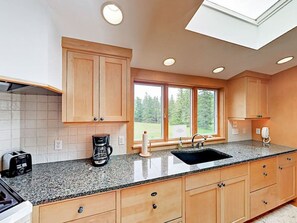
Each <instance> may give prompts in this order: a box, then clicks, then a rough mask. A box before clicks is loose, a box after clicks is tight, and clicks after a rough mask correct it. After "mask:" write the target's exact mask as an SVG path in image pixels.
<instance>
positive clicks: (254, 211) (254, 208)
mask: <svg viewBox="0 0 297 223" xmlns="http://www.w3.org/2000/svg"><path fill="white" fill-rule="evenodd" d="M250 199H251V200H250V201H251V218H254V217H256V216H258V215H260V214H263V213H265V212H267V211H269V210H271V209H273V208H275V207H276V206H277V186H276V185H272V186H270V187H266V188H264V189H261V190H258V191H255V192H253V193H251V195H250Z"/></svg>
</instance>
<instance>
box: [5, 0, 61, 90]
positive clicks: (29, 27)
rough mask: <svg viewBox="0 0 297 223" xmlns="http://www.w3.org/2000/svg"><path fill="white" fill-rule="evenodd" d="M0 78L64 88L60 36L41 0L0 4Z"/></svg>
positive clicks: (13, 0)
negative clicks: (5, 77)
mask: <svg viewBox="0 0 297 223" xmlns="http://www.w3.org/2000/svg"><path fill="white" fill-rule="evenodd" d="M0 27H1V28H0V30H1V31H0V49H1V50H0V76H7V77H12V78H17V79H22V80H26V81H32V82H37V83H42V84H50V85H52V86H54V87H57V88H59V89H62V50H61V44H60V42H61V36H60V34H59V32H58V30H57V29H56V27H55V25H54V23H53V21H52V19H51V16H50V14H49V12H48V10H47V7H46V6H45V5H43V4H42V3H41V1H40V0H26V1H24V0H9V1H8V0H3V1H0Z"/></svg>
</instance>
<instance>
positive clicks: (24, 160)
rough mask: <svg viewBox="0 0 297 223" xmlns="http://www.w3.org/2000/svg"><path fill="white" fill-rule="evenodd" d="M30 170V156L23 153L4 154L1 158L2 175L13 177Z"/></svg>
mask: <svg viewBox="0 0 297 223" xmlns="http://www.w3.org/2000/svg"><path fill="white" fill-rule="evenodd" d="M31 170H32V157H31V154H29V153H26V152H24V151H15V152H11V153H6V154H4V155H3V157H2V174H3V175H4V176H7V177H14V176H18V175H22V174H24V173H28V172H30V171H31Z"/></svg>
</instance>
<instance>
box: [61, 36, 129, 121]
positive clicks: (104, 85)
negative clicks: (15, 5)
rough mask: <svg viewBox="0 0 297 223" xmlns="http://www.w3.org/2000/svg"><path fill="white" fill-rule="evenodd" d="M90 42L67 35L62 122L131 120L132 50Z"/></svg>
mask: <svg viewBox="0 0 297 223" xmlns="http://www.w3.org/2000/svg"><path fill="white" fill-rule="evenodd" d="M70 43H71V44H70ZM80 43H81V45H80ZM88 43H89V42H86V41H81V40H73V39H69V38H63V99H62V114H63V115H62V121H63V122H105V121H106V122H121V121H127V120H128V119H127V117H128V115H127V94H128V88H129V86H130V83H129V80H130V58H129V55H130V54H129V52H130V50H129V49H125V50H126V51H128V53H127V52H126V51H123V52H122V51H121V50H123V48H120V49H117V47H112V46H107V45H103V44H99V43H92V44H93V45H91V44H90V45H88ZM84 44H85V47H82V46H84ZM86 47H87V48H86ZM110 48H111V49H112V50H113V51H111V49H110ZM86 50H89V51H86ZM97 51H98V52H97ZM100 51H102V53H100ZM117 51H119V52H117ZM94 52H95V53H94ZM104 53H106V54H108V55H105V54H104ZM117 53H118V54H119V56H116V54H117ZM126 54H127V55H126ZM125 56H128V57H125Z"/></svg>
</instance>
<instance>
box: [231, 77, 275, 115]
mask: <svg viewBox="0 0 297 223" xmlns="http://www.w3.org/2000/svg"><path fill="white" fill-rule="evenodd" d="M268 83H269V80H267V79H262V78H257V77H239V78H235V79H231V80H229V81H228V91H229V93H228V94H229V96H228V98H229V103H228V104H229V115H228V117H229V118H230V119H258V118H269V110H268Z"/></svg>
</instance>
